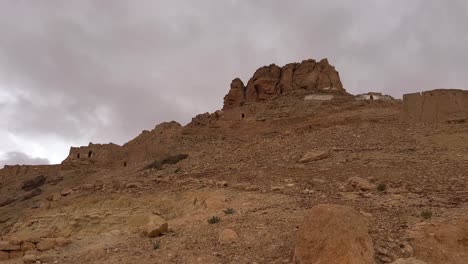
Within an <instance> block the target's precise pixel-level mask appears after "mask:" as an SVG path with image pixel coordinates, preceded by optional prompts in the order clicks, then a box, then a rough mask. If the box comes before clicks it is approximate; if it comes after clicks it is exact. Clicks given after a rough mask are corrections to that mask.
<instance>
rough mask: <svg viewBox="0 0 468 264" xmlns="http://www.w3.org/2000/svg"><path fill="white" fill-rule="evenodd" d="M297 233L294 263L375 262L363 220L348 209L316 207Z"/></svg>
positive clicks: (329, 206)
mask: <svg viewBox="0 0 468 264" xmlns="http://www.w3.org/2000/svg"><path fill="white" fill-rule="evenodd" d="M299 232H300V233H299V238H298V241H297V244H296V247H295V250H294V263H295V264H319V263H320V264H325V263H329V264H333V263H336V264H339V263H349V264H358V263H359V264H373V263H374V248H373V245H372V240H371V238H370V236H369V234H368V231H367V226H366V223H365V220H364V219H363V217H362V216H361V215H360V214H359V212H357V211H356V210H354V209H352V208H350V207H347V206H341V205H330V204H323V205H318V206H315V207H313V208H312V209H311V210H310V212H309V213H308V214H307V215H306V217H305V219H304V223H303V225H302V227H301V228H300V230H299Z"/></svg>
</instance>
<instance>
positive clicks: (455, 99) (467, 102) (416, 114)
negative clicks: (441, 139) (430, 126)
mask: <svg viewBox="0 0 468 264" xmlns="http://www.w3.org/2000/svg"><path fill="white" fill-rule="evenodd" d="M402 118H403V120H405V121H407V122H428V123H431V122H442V121H464V120H468V91H466V90H457V89H437V90H432V91H426V92H422V93H411V94H405V95H403V112H402Z"/></svg>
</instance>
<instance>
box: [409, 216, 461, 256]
mask: <svg viewBox="0 0 468 264" xmlns="http://www.w3.org/2000/svg"><path fill="white" fill-rule="evenodd" d="M408 236H409V237H410V239H411V240H412V243H411V244H412V247H413V250H414V257H416V258H419V259H423V260H424V261H426V262H428V263H437V264H438V263H441V264H442V263H450V264H466V263H467V262H466V260H468V242H467V241H468V216H467V215H465V216H461V217H460V218H459V219H458V220H453V221H436V220H431V221H429V222H423V223H420V224H419V225H416V226H415V227H414V228H412V229H411V230H410V231H408Z"/></svg>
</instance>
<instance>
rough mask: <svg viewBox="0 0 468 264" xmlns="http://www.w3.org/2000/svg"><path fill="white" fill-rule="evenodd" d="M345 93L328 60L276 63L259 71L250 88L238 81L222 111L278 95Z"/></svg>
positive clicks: (227, 97) (248, 85)
mask: <svg viewBox="0 0 468 264" xmlns="http://www.w3.org/2000/svg"><path fill="white" fill-rule="evenodd" d="M298 91H299V92H314V93H338V94H344V93H346V90H345V89H344V88H343V84H342V83H341V80H340V76H339V73H338V72H337V71H336V70H335V67H333V66H332V65H330V64H329V63H328V60H327V59H323V60H321V61H320V62H316V61H315V60H304V61H302V62H301V63H290V64H287V65H285V66H283V67H279V66H277V65H275V64H271V65H270V66H264V67H261V68H260V69H258V70H257V71H256V72H255V74H254V75H253V77H252V78H250V80H249V82H248V83H247V86H245V85H244V83H243V82H242V81H241V80H240V79H239V78H236V79H234V80H233V81H232V83H231V89H230V90H229V92H228V94H227V95H226V96H225V97H224V107H223V110H227V109H232V108H235V107H238V106H241V105H243V104H244V103H245V102H259V101H264V100H267V99H270V98H273V97H275V96H278V95H283V94H289V93H293V92H298Z"/></svg>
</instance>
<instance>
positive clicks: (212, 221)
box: [208, 216, 221, 225]
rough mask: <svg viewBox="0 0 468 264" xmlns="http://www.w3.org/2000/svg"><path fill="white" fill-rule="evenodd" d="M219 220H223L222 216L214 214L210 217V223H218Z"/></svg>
mask: <svg viewBox="0 0 468 264" xmlns="http://www.w3.org/2000/svg"><path fill="white" fill-rule="evenodd" d="M219 221H221V218H219V217H217V216H213V217H211V218H209V219H208V223H209V224H211V225H212V224H216V223H218V222H219Z"/></svg>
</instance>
